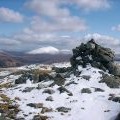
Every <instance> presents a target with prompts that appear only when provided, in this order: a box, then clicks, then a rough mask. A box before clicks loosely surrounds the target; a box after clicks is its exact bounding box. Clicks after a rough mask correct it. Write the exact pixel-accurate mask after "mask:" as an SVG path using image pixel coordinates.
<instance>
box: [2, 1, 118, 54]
mask: <svg viewBox="0 0 120 120" xmlns="http://www.w3.org/2000/svg"><path fill="white" fill-rule="evenodd" d="M119 6H120V1H119V0H92V1H91V0H0V49H5V50H13V51H16V50H17V51H29V50H32V49H36V48H39V47H43V46H53V47H56V48H59V49H72V48H73V47H75V46H76V45H78V44H80V43H81V42H84V41H85V39H86V38H88V39H90V38H91V37H93V38H95V39H96V41H97V42H98V43H100V44H104V43H105V44H106V46H107V47H111V48H112V49H113V50H115V51H116V52H117V53H119V51H120V49H119V46H120V40H119V39H120V15H119V11H120V7H119Z"/></svg>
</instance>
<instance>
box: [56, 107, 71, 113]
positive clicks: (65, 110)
mask: <svg viewBox="0 0 120 120" xmlns="http://www.w3.org/2000/svg"><path fill="white" fill-rule="evenodd" d="M56 110H57V111H58V112H64V113H67V112H69V111H70V110H71V108H67V107H58V108H56Z"/></svg>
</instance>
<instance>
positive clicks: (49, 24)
mask: <svg viewBox="0 0 120 120" xmlns="http://www.w3.org/2000/svg"><path fill="white" fill-rule="evenodd" d="M61 4H62V3H61V1H59V0H51V1H50V0H31V1H28V2H27V3H26V6H27V7H29V8H30V9H32V10H34V11H35V12H36V13H38V16H36V17H34V18H33V21H32V23H31V28H30V29H32V30H34V31H37V32H38V31H39V32H46V31H47V32H53V31H60V30H62V31H85V30H86V29H87V25H86V23H85V20H83V19H81V18H80V17H77V16H72V15H71V13H70V11H69V9H68V8H66V7H64V8H61V7H60V5H61ZM41 15H44V16H47V17H48V19H47V20H45V19H42V17H41Z"/></svg>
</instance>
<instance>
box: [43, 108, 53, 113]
mask: <svg viewBox="0 0 120 120" xmlns="http://www.w3.org/2000/svg"><path fill="white" fill-rule="evenodd" d="M45 112H52V108H47V107H43V108H42V111H41V113H42V114H44V113H45Z"/></svg>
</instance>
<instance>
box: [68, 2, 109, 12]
mask: <svg viewBox="0 0 120 120" xmlns="http://www.w3.org/2000/svg"><path fill="white" fill-rule="evenodd" d="M67 1H68V2H69V0H67ZM72 2H73V3H76V4H77V5H78V6H79V7H81V8H83V9H84V10H98V9H104V8H109V7H110V2H109V0H72Z"/></svg>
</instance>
